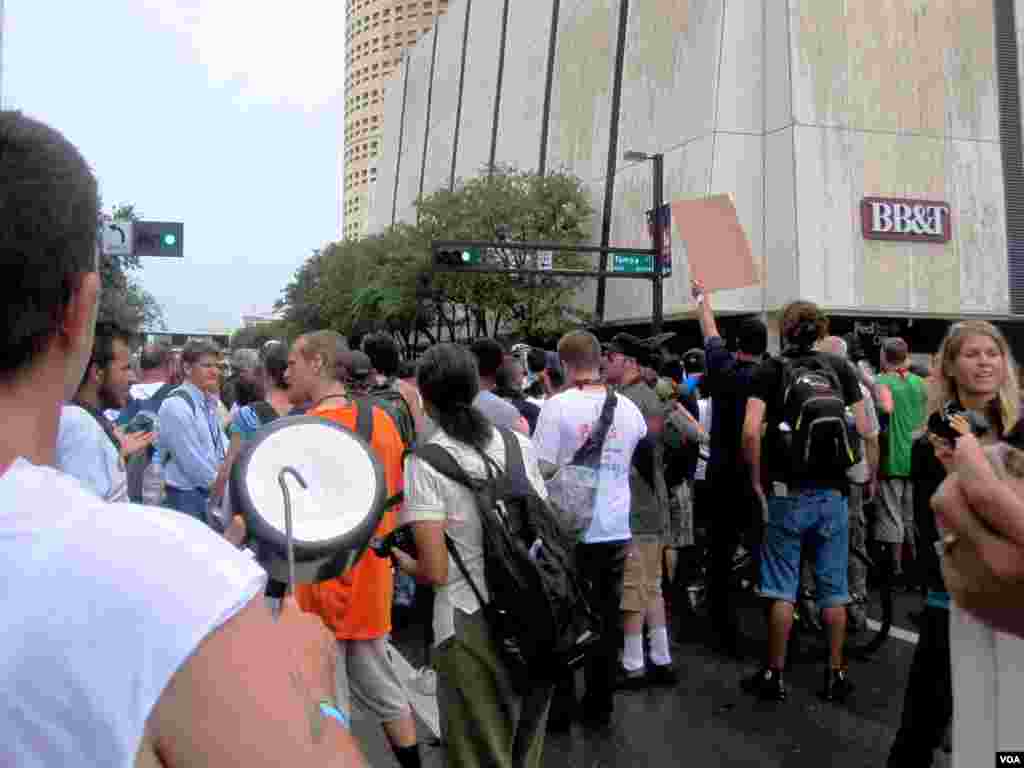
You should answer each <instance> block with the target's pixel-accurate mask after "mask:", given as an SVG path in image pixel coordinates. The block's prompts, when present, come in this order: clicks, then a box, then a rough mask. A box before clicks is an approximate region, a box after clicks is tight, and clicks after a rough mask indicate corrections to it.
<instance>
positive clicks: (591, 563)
mask: <svg viewBox="0 0 1024 768" xmlns="http://www.w3.org/2000/svg"><path fill="white" fill-rule="evenodd" d="M558 354H559V357H560V358H561V361H562V366H563V368H564V369H565V376H566V389H565V391H563V392H561V393H560V394H557V395H555V396H553V397H551V398H549V399H547V400H546V401H544V407H543V408H541V412H540V418H539V419H538V420H537V429H536V430H535V431H534V433H533V441H534V445H535V446H536V449H537V456H538V458H539V459H540V462H541V468H542V470H543V471H544V472H545V475H546V476H551V475H553V474H554V473H555V472H556V471H557V470H558V468H559V467H564V466H565V465H566V464H568V463H569V462H570V461H571V460H572V458H573V456H574V454H575V453H576V451H577V450H578V449H579V448H580V447H581V446H582V445H583V443H584V442H585V441H586V439H587V436H588V435H589V434H590V431H591V430H592V429H593V428H594V426H595V425H596V424H597V422H598V419H599V418H600V415H601V410H602V407H603V406H604V402H605V398H606V397H607V396H608V392H609V389H608V387H607V386H606V385H605V384H604V383H603V382H602V381H601V379H600V374H599V368H600V365H601V345H600V343H599V342H598V340H597V338H595V337H594V335H593V334H591V333H587V332H585V331H575V332H573V333H569V334H567V335H565V336H563V337H562V339H561V341H559V343H558ZM646 434H647V424H646V422H645V421H644V417H643V416H642V415H641V413H640V409H638V408H637V407H636V406H635V405H634V404H633V403H632V402H631V401H630V400H629V398H626V397H619V398H618V401H617V404H616V406H615V413H614V416H613V420H612V424H611V427H610V429H609V430H608V434H607V437H606V438H605V441H604V446H603V449H602V452H601V466H600V469H599V471H598V476H599V478H600V481H599V491H598V494H597V502H596V505H595V507H594V516H593V520H592V521H591V522H590V524H589V526H588V527H587V528H586V530H584V531H583V533H582V536H581V542H580V544H579V545H578V547H577V552H576V556H577V568H578V571H579V574H580V578H581V580H582V581H583V584H584V588H585V589H586V590H587V595H588V598H589V600H590V603H591V607H592V608H593V609H594V611H595V612H596V613H597V614H598V615H599V616H600V617H601V622H602V626H603V632H602V635H601V644H600V647H599V648H598V649H597V650H596V651H595V652H594V653H593V654H592V655H591V657H590V658H589V659H588V661H587V665H586V669H585V677H586V692H585V694H584V697H583V702H582V719H583V722H584V724H585V725H588V726H592V727H596V728H606V727H607V726H608V725H610V724H611V717H612V711H613V694H614V690H615V683H616V675H617V670H618V663H619V662H618V654H619V650H620V649H621V648H622V631H621V627H620V619H621V614H620V606H621V603H622V580H623V569H624V566H625V561H626V547H627V545H628V544H629V541H630V538H631V534H630V530H629V510H630V492H629V474H630V466H631V465H632V461H633V452H634V450H635V449H636V446H637V443H638V442H639V441H640V440H641V439H643V437H644V436H645V435H646ZM572 699H573V693H572V684H571V678H569V680H567V681H563V682H562V683H561V684H560V685H559V687H558V689H557V691H556V694H555V701H554V703H553V704H552V713H551V715H550V716H549V723H550V727H551V728H553V729H555V730H559V729H565V728H567V727H568V724H569V722H570V721H571V719H572V716H573V710H574V701H573V700H572Z"/></svg>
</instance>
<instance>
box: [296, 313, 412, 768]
mask: <svg viewBox="0 0 1024 768" xmlns="http://www.w3.org/2000/svg"><path fill="white" fill-rule="evenodd" d="M369 375H370V365H369V358H368V357H367V356H366V355H365V354H363V353H362V352H356V351H353V350H350V349H348V345H347V344H346V342H345V339H344V337H342V336H341V334H339V333H337V332H335V331H327V330H324V331H315V332H313V333H307V334H305V335H303V336H300V337H299V338H298V339H296V340H295V343H294V344H293V345H292V348H291V352H290V353H289V355H288V370H287V373H286V378H287V381H288V397H289V399H290V400H291V401H292V403H293V404H295V405H300V404H302V403H307V402H310V403H312V405H311V406H310V408H309V410H308V411H307V414H308V415H310V416H319V417H320V418H323V419H327V420H328V421H333V422H335V423H337V424H340V425H341V426H343V427H345V428H346V429H349V430H352V431H356V430H357V429H358V425H359V408H365V407H370V408H371V409H372V411H371V418H372V422H371V423H372V430H373V431H372V435H371V437H370V440H369V443H370V447H371V448H372V450H373V453H374V454H375V456H376V457H377V459H378V461H379V462H380V464H381V466H382V467H383V469H384V478H385V481H386V483H387V492H386V493H387V496H388V497H391V496H394V495H395V494H397V493H398V492H399V491H401V490H402V487H403V476H402V452H403V444H402V438H401V436H400V435H399V434H398V427H396V426H395V424H394V422H393V421H392V420H391V417H390V416H388V415H387V413H386V412H385V411H384V409H383V408H381V407H379V406H376V405H370V404H368V403H366V402H362V403H358V404H357V403H355V402H353V401H352V400H351V399H350V397H349V395H350V394H355V391H356V389H357V388H358V387H360V386H366V384H367V382H368V378H369ZM395 520H396V512H395V508H394V507H392V508H390V509H387V510H385V511H384V514H383V516H382V517H381V522H380V524H379V525H378V526H377V530H376V531H375V532H374V535H375V536H377V537H381V538H383V537H384V536H387V535H388V533H390V532H391V531H392V530H393V529H394V527H395ZM393 592H394V575H393V573H392V570H391V563H390V561H388V560H386V559H383V558H380V557H377V556H376V555H373V554H370V553H367V554H365V555H364V556H363V557H361V558H360V559H359V561H358V562H357V563H356V564H355V565H354V566H352V567H351V568H349V569H348V570H347V571H346V572H345V573H343V574H342V575H341V576H339V577H338V578H336V579H330V580H329V581H324V582H321V583H319V584H301V585H299V586H298V588H297V589H296V593H295V596H296V598H297V599H298V602H299V605H300V606H301V607H302V609H303V610H304V611H308V612H310V613H315V614H317V615H318V616H320V618H321V619H323V621H324V623H325V624H326V625H327V627H328V628H329V629H330V630H331V631H332V632H333V633H334V636H335V637H336V638H337V642H338V661H337V673H336V687H337V690H336V694H337V703H338V709H340V710H341V711H342V712H343V713H344V714H345V715H346V716H348V715H350V710H351V705H350V703H349V702H350V701H351V700H352V699H354V700H355V701H356V703H358V704H359V706H360V708H361V709H363V710H364V711H367V712H369V713H370V714H372V715H373V716H374V718H375V719H376V720H377V721H378V722H379V723H381V725H382V726H383V728H384V733H385V735H386V736H387V738H388V741H389V742H390V744H391V748H392V749H393V750H394V753H395V757H396V758H397V759H398V762H399V765H400V766H401V767H402V768H418V766H419V765H420V764H421V763H420V754H419V748H418V747H417V744H416V724H415V723H414V721H413V719H412V710H411V709H410V708H409V700H408V697H407V696H406V693H405V689H404V688H403V687H402V683H401V681H400V680H399V679H398V676H397V675H396V673H395V670H394V667H393V666H392V664H391V657H390V655H389V652H388V647H387V637H388V635H389V634H390V632H391V602H392V596H393Z"/></svg>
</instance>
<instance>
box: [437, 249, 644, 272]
mask: <svg viewBox="0 0 1024 768" xmlns="http://www.w3.org/2000/svg"><path fill="white" fill-rule="evenodd" d="M430 247H431V250H432V251H433V252H434V263H433V270H434V271H435V272H480V273H484V274H490V275H494V274H498V275H550V276H552V277H585V278H602V277H621V278H627V279H633V280H653V279H654V271H656V270H654V271H651V272H615V271H613V270H610V269H539V268H537V267H528V266H522V267H518V266H513V267H508V266H505V265H502V264H485V263H483V261H484V260H483V259H479V261H478V260H477V259H478V257H479V254H481V253H483V252H484V251H487V250H506V251H534V252H538V251H560V252H563V253H598V254H609V253H629V254H636V255H638V256H650V257H651V259H652V263H653V260H654V257H655V256H656V255H657V251H655V250H654V249H653V248H623V247H621V246H619V247H613V246H609V247H601V246H599V245H565V244H562V243H519V242H516V243H513V242H508V241H499V240H495V241H493V242H492V241H490V240H434V241H433V242H432V243H431V244H430ZM462 254H474V256H473V259H472V260H470V261H468V262H467V261H466V260H465V258H464V257H463V256H462Z"/></svg>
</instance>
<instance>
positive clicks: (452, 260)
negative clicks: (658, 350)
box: [430, 163, 664, 336]
mask: <svg viewBox="0 0 1024 768" xmlns="http://www.w3.org/2000/svg"><path fill="white" fill-rule="evenodd" d="M656 168H658V169H659V172H660V163H659V164H657V165H656ZM655 190H656V191H655V201H656V202H657V201H658V200H660V196H661V187H660V185H659V184H656V185H655ZM657 209H658V206H656V207H655V211H657ZM654 220H655V222H658V221H659V219H658V217H657V215H655V217H654ZM660 227H661V225H660V223H656V224H655V225H654V231H655V234H654V237H655V238H658V237H660V236H661V231H660ZM657 242H660V240H657ZM430 247H431V250H432V252H433V265H432V268H433V271H435V272H467V273H480V274H489V275H495V274H497V275H521V276H528V275H549V276H551V277H576V278H587V279H593V280H598V281H600V280H602V279H603V278H606V277H612V278H623V279H627V280H630V279H631V280H650V281H651V282H652V285H653V288H654V290H653V301H652V314H651V318H652V320H651V326H652V329H654V333H653V334H652V335H655V336H656V335H657V334H659V333H661V326H662V324H663V319H664V318H663V314H664V309H663V306H662V297H663V293H662V288H663V282H662V280H663V275H662V269H661V268H662V264H661V261H660V258H661V257H660V254H661V249H660V248H623V247H621V246H599V245H567V244H564V243H523V242H510V241H504V240H496V241H489V240H434V241H433V242H432V243H431V244H430ZM502 250H505V251H532V252H534V253H540V252H543V251H551V252H553V253H557V252H561V253H587V254H600V255H601V261H602V263H604V264H607V262H608V258H607V257H608V254H619V255H624V256H636V257H647V258H648V259H649V260H650V265H651V269H650V270H647V271H628V272H627V271H616V270H614V269H542V268H540V267H538V266H536V265H530V266H527V265H525V264H524V265H522V266H508V265H507V264H506V263H504V262H503V261H501V260H500V259H494V258H493V257H491V256H490V255H489V252H491V253H493V252H497V251H502ZM612 263H613V265H614V263H615V260H613V262H612ZM598 285H600V282H599V283H598Z"/></svg>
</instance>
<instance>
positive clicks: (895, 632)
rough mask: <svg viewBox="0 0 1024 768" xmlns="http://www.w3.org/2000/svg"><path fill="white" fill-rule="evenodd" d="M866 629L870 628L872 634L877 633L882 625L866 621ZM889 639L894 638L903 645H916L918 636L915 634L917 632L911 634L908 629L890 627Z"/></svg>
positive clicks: (870, 620)
mask: <svg viewBox="0 0 1024 768" xmlns="http://www.w3.org/2000/svg"><path fill="white" fill-rule="evenodd" d="M868 627H870V629H871V631H872V632H877V631H878V630H880V629H881V628H882V625H881V624H879V623H878V622H877V621H875V620H874V619H868ZM889 637H895V638H896V639H897V640H902V641H903V642H905V643H910V644H911V645H917V640H918V637H919V635H918V634H917V632H911V631H910V630H909V629H901V628H900V627H890V628H889Z"/></svg>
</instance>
